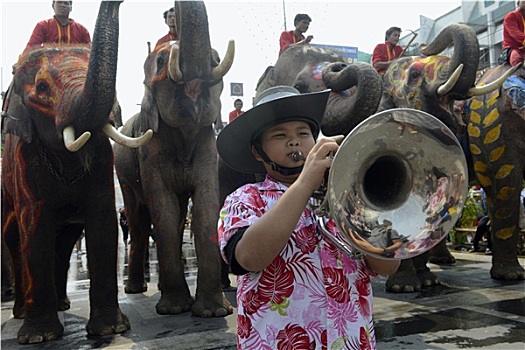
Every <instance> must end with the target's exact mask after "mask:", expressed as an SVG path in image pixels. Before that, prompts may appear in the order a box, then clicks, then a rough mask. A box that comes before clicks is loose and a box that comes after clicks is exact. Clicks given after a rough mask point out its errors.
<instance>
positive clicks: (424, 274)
mask: <svg viewBox="0 0 525 350" xmlns="http://www.w3.org/2000/svg"><path fill="white" fill-rule="evenodd" d="M450 44H453V45H454V53H453V56H452V57H451V58H450V57H445V56H439V53H440V52H442V51H443V50H444V49H445V48H447V47H448V46H449V45H450ZM422 53H423V54H424V55H426V56H424V57H401V58H398V59H396V60H395V61H393V62H392V63H391V65H390V67H389V68H388V70H387V71H386V73H385V75H384V77H383V97H382V99H381V103H380V106H379V109H378V111H383V110H386V109H390V108H397V107H399V108H403V107H405V108H415V109H419V110H423V111H425V112H428V113H430V114H432V115H434V116H435V117H437V118H438V119H440V120H441V121H442V122H443V123H444V124H445V125H447V126H448V127H449V128H450V129H451V130H452V131H453V132H454V133H455V134H456V135H457V136H458V138H459V139H460V141H461V143H462V144H463V145H464V149H465V150H467V149H469V147H468V144H469V143H471V142H472V137H469V136H467V124H468V123H469V121H468V120H467V119H465V118H464V117H463V116H462V115H460V114H459V113H456V112H455V110H454V107H455V105H457V103H458V101H462V100H466V99H468V98H470V97H472V96H478V95H483V94H485V93H487V92H490V91H492V90H494V89H495V88H497V86H499V85H501V83H502V81H503V79H502V77H500V79H498V80H497V81H494V82H493V83H492V84H490V85H486V86H475V80H476V73H477V67H478V62H479V44H478V41H477V38H476V34H475V32H474V31H473V30H472V29H471V28H470V27H468V26H467V25H462V24H453V25H450V26H448V27H446V28H445V29H444V30H443V31H442V32H441V33H440V34H439V35H438V36H437V37H436V39H435V40H434V41H433V42H432V43H431V44H429V45H428V46H427V47H426V48H424V49H423V50H422ZM508 73H509V72H507V74H508ZM478 106H479V104H478ZM478 121H479V120H478ZM509 126H510V125H509ZM512 128H513V129H515V126H514V125H513V126H512ZM470 129H472V127H471V128H470ZM509 130H510V129H509ZM470 148H472V146H471V147H470ZM481 149H483V151H482V152H490V146H489V147H487V145H485V146H483V147H481ZM467 160H468V163H469V165H470V166H472V158H471V157H470V156H469V155H468V154H467ZM514 161H518V162H519V161H522V158H521V160H520V158H519V157H516V158H514ZM478 169H479V164H478ZM476 171H477V170H476ZM472 175H473V172H472V171H471V172H470V177H472ZM518 196H519V194H518ZM518 204H519V203H518ZM517 208H519V207H517ZM516 213H517V212H516ZM445 243H446V242H445V241H442V242H441V244H439V245H438V246H436V247H435V249H433V250H432V251H431V252H430V253H429V254H437V255H439V257H436V258H435V259H434V261H439V262H442V263H443V262H454V261H455V260H454V258H453V257H452V256H451V255H450V253H449V252H448V250H447V249H446V247H445ZM506 244H507V243H505V245H506ZM500 251H501V250H500ZM436 252H439V253H436ZM507 253H508V251H507ZM429 254H423V255H421V256H419V257H416V258H414V259H410V260H404V261H403V262H402V263H401V266H400V268H399V270H398V272H397V273H396V274H394V275H391V276H390V277H389V278H388V280H387V283H386V289H387V290H388V291H391V292H413V291H417V290H420V288H421V286H422V285H423V286H430V285H434V284H439V283H440V280H439V278H438V277H437V276H436V275H435V274H433V273H432V272H430V270H429V269H428V267H427V266H426V264H427V262H428V258H429ZM498 254H499V253H494V258H493V259H494V261H499V260H500V259H502V257H498ZM503 259H504V260H503V261H512V260H514V261H515V264H514V263H512V264H509V265H508V267H509V268H510V269H513V270H515V266H518V264H517V260H516V252H514V254H513V255H512V254H509V255H507V256H506V257H505V258H503ZM509 259H510V260H509ZM512 265H514V267H511V266H512ZM518 275H519V274H518ZM514 276H516V277H517V275H516V274H515V275H514Z"/></svg>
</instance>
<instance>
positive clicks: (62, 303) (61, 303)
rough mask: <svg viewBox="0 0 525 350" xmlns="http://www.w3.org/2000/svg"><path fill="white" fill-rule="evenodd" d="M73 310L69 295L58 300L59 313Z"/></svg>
mask: <svg viewBox="0 0 525 350" xmlns="http://www.w3.org/2000/svg"><path fill="white" fill-rule="evenodd" d="M70 308H71V301H69V298H68V297H67V295H66V296H65V297H63V298H59V299H58V300H57V310H58V311H66V310H69V309H70Z"/></svg>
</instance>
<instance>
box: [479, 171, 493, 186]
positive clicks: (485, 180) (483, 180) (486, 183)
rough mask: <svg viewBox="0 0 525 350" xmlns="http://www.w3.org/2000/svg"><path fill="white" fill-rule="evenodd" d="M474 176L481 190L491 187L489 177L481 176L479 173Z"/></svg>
mask: <svg viewBox="0 0 525 350" xmlns="http://www.w3.org/2000/svg"><path fill="white" fill-rule="evenodd" d="M476 176H477V177H478V181H479V183H480V184H481V186H482V187H483V188H485V187H488V186H492V181H491V180H490V177H488V176H486V175H483V174H481V173H477V174H476Z"/></svg>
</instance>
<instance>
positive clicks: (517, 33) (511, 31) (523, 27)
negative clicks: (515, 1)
mask: <svg viewBox="0 0 525 350" xmlns="http://www.w3.org/2000/svg"><path fill="white" fill-rule="evenodd" d="M524 45H525V19H524V18H523V15H522V14H521V11H520V10H519V9H517V10H515V11H512V12H509V13H507V15H506V16H505V19H504V20H503V48H504V49H506V48H508V47H510V48H511V49H520V48H522V47H523V46H524Z"/></svg>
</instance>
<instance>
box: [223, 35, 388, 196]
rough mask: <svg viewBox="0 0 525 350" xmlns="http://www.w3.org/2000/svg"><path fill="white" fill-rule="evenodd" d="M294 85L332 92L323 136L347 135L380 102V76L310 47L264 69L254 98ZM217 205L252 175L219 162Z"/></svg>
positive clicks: (305, 89) (293, 51)
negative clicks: (276, 88)
mask: <svg viewBox="0 0 525 350" xmlns="http://www.w3.org/2000/svg"><path fill="white" fill-rule="evenodd" d="M277 85H288V86H293V87H295V88H296V89H297V90H299V91H300V92H301V93H308V92H315V91H322V90H324V89H331V90H332V91H331V93H330V96H329V99H328V103H327V107H326V111H325V115H324V118H323V124H322V133H323V134H324V135H325V136H334V135H347V134H348V133H349V132H350V131H351V130H352V129H353V128H355V127H356V126H357V125H358V124H359V123H360V122H361V121H363V120H365V119H366V118H368V117H369V116H370V115H372V114H374V113H375V111H376V109H377V107H378V104H379V101H380V99H381V77H380V76H379V74H377V72H376V71H375V69H374V68H372V66H370V65H369V64H366V63H362V62H357V63H354V64H347V63H345V61H344V59H343V57H342V56H340V55H339V54H338V53H336V52H334V51H331V50H328V49H324V48H320V47H316V46H311V45H299V46H295V47H289V48H288V49H287V50H286V51H284V53H283V54H282V55H281V56H279V59H278V60H277V62H276V63H275V65H274V66H270V67H268V68H266V70H265V71H264V73H263V74H262V76H261V77H260V78H259V81H258V83H257V88H256V89H257V91H256V95H258V94H260V93H261V92H263V91H264V90H266V89H268V88H270V87H273V86H277ZM219 179H220V182H219V186H220V203H221V204H222V203H223V202H224V199H225V198H226V196H227V195H228V194H230V193H231V192H232V191H234V190H235V189H237V188H238V187H240V186H241V185H243V184H245V183H248V182H255V181H256V180H257V177H256V176H254V175H253V174H242V173H239V172H236V171H235V170H233V169H231V168H229V167H228V166H227V165H226V164H224V162H222V160H219Z"/></svg>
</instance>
